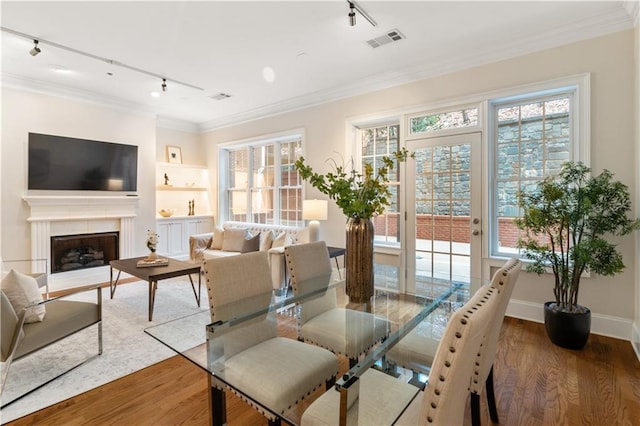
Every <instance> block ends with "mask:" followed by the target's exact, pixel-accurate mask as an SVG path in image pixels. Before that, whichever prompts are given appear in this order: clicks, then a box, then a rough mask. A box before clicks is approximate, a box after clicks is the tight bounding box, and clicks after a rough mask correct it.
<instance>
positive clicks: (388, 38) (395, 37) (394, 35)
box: [367, 30, 406, 49]
mask: <svg viewBox="0 0 640 426" xmlns="http://www.w3.org/2000/svg"><path fill="white" fill-rule="evenodd" d="M404 38H406V37H405V36H404V35H402V33H401V32H400V31H398V30H391V31H387V33H386V34H384V35H382V36H380V37H376V38H372V39H371V40H367V44H368V45H369V46H371V47H373V48H374V49H375V48H376V47H380V46H382V45H385V44H389V43H392V42H394V41H400V40H402V39H404Z"/></svg>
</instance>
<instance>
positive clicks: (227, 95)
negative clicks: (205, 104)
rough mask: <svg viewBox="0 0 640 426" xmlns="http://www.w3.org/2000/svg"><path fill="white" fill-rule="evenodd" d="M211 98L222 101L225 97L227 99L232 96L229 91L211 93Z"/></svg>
mask: <svg viewBox="0 0 640 426" xmlns="http://www.w3.org/2000/svg"><path fill="white" fill-rule="evenodd" d="M209 97H210V98H211V99H215V100H216V101H221V100H223V99H227V98H230V97H231V95H229V94H227V93H222V92H220V93H216V94H215V95H210V96H209Z"/></svg>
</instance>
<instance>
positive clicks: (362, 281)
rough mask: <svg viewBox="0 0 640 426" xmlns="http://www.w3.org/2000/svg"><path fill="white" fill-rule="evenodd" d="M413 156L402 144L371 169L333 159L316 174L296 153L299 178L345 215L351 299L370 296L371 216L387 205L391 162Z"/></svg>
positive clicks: (371, 166)
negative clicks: (327, 169)
mask: <svg viewBox="0 0 640 426" xmlns="http://www.w3.org/2000/svg"><path fill="white" fill-rule="evenodd" d="M408 156H410V157H412V158H413V157H414V154H413V153H411V154H410V153H409V151H407V149H406V148H402V149H401V150H399V151H396V152H393V153H391V154H390V155H388V156H384V157H382V166H381V167H380V168H378V169H377V170H374V167H373V165H372V164H369V163H365V164H364V170H363V171H362V172H358V171H356V170H355V169H353V168H352V169H351V170H347V169H346V168H345V167H344V165H338V164H337V163H336V162H335V161H334V160H330V161H331V163H332V169H333V170H332V171H331V172H329V173H327V174H324V175H322V174H320V173H316V172H314V171H313V169H312V168H311V167H310V166H309V165H308V164H306V163H305V159H304V157H300V159H298V161H296V163H295V167H296V170H297V171H298V172H299V173H300V177H302V179H304V180H306V181H308V182H309V183H310V184H311V185H312V186H313V187H315V188H316V189H318V190H319V191H320V192H322V193H323V194H326V195H328V196H329V198H331V199H332V200H334V201H335V202H336V204H337V206H338V207H339V208H340V209H341V210H342V212H343V213H344V215H345V216H346V218H347V228H346V243H347V244H346V259H345V262H346V281H347V282H346V290H347V294H348V295H349V300H350V301H351V302H353V303H367V302H369V300H370V299H371V296H373V238H374V228H373V223H372V222H371V218H372V217H374V216H376V215H379V214H383V213H384V210H385V208H386V207H388V206H389V205H391V201H392V200H391V192H390V191H389V188H388V186H387V183H388V182H389V173H390V172H391V170H393V168H394V163H395V162H396V161H397V162H403V161H406V159H407V157H408Z"/></svg>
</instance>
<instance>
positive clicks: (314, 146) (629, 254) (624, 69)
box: [203, 31, 638, 338]
mask: <svg viewBox="0 0 640 426" xmlns="http://www.w3.org/2000/svg"><path fill="white" fill-rule="evenodd" d="M633 49H634V32H633V31H624V32H620V33H616V34H612V35H608V36H605V37H601V38H597V39H593V40H589V41H584V42H580V43H575V44H571V45H568V46H564V47H559V48H554V49H550V50H546V51H541V52H537V53H533V54H529V55H526V56H523V57H519V58H515V59H511V60H507V61H502V62H499V63H494V64H489V65H485V66H481V67H477V68H473V69H468V70H465V71H461V72H456V73H452V74H449V75H445V76H440V77H436V78H431V79H426V80H422V81H419V82H415V83H411V84H407V85H403V86H400V87H395V88H392V89H387V90H383V91H379V92H374V93H369V94H366V95H362V96H357V97H353V98H349V99H344V100H340V101H337V102H332V103H329V104H325V105H320V106H316V107H313V108H308V109H305V110H300V111H295V112H291V113H288V114H282V115H279V116H275V117H269V118H268V119H262V120H256V121H253V122H249V123H243V124H242V125H238V126H233V127H229V128H225V129H220V130H217V131H212V132H209V133H206V134H204V135H203V141H204V142H205V144H206V150H207V158H208V163H209V164H216V163H217V147H216V144H218V143H222V142H229V141H234V140H241V139H246V138H254V137H258V136H260V135H265V134H272V133H278V132H282V131H285V130H289V129H295V128H304V130H305V134H306V147H305V157H306V158H308V159H309V162H310V164H311V166H313V167H314V168H316V169H317V170H319V171H322V170H326V166H325V164H324V160H325V159H326V158H328V157H332V156H335V153H334V152H339V153H343V154H344V153H345V147H346V145H347V142H346V136H345V135H346V133H347V132H346V121H347V120H348V119H349V118H350V117H357V116H363V115H368V114H380V113H382V112H384V111H392V110H396V111H397V110H408V109H410V108H411V107H412V106H415V105H422V104H426V105H428V104H433V103H435V102H438V101H447V100H454V99H457V98H463V97H467V96H470V95H474V94H479V93H483V92H490V91H494V90H498V89H504V88H509V87H515V86H520V85H526V84H531V83H537V82H541V81H545V80H551V79H556V78H560V77H566V76H570V75H577V74H582V73H587V72H590V73H591V84H592V85H591V101H592V102H591V165H592V167H593V169H594V171H595V172H599V171H601V170H602V169H604V168H608V169H610V170H611V171H613V172H614V173H615V175H616V177H617V178H618V179H620V180H622V181H623V182H625V183H627V184H628V185H629V186H630V188H631V190H632V192H633V193H634V194H635V193H636V192H637V191H638V189H637V188H636V186H637V185H636V179H635V170H636V168H637V167H636V166H637V164H636V161H635V157H634V156H633V155H624V154H623V155H621V153H630V152H633V151H634V147H635V144H636V141H635V140H634V137H635V136H634V132H635V122H634V118H635V116H634V107H635V104H634V93H633V91H632V90H629V89H630V87H632V86H633V84H634V78H635V77H634V55H633V52H634V50H633ZM211 175H212V180H213V184H214V187H216V186H217V181H216V177H215V173H212V174H211ZM315 194H316V193H314V192H313V191H312V190H311V188H309V187H307V197H313V196H314V195H315ZM330 204H331V203H330ZM214 211H215V210H214ZM322 227H323V231H324V234H325V236H326V239H327V241H328V242H330V243H332V244H340V243H343V241H344V218H343V217H342V215H341V214H340V212H339V210H337V208H335V206H332V209H331V210H330V212H329V220H328V221H327V222H324V223H323V224H322ZM618 242H619V247H620V249H621V250H622V252H623V255H624V259H625V261H626V264H627V269H626V271H625V272H624V273H623V274H620V275H617V276H615V277H606V278H604V277H593V278H591V279H587V280H585V281H584V283H583V288H582V291H581V299H580V301H581V302H582V303H583V304H584V305H587V306H589V307H591V309H592V310H593V312H594V314H597V315H609V316H613V317H619V318H620V319H621V321H622V322H623V323H624V324H625V326H626V329H627V330H630V325H631V321H632V320H633V318H634V316H635V313H634V310H635V305H634V277H635V275H636V272H635V271H636V263H637V260H636V259H634V239H633V238H626V239H622V240H619V241H618ZM523 275H524V276H523V277H522V279H521V281H520V282H519V283H518V286H517V287H516V289H515V291H514V295H513V297H514V299H518V300H520V301H521V302H523V305H526V304H527V303H531V304H541V303H543V302H545V301H546V300H549V299H551V298H552V293H551V277H550V276H545V277H542V278H538V277H537V276H535V275H528V274H523ZM532 306H533V305H532ZM535 306H536V307H537V305H535ZM604 332H606V331H604ZM627 338H628V337H627Z"/></svg>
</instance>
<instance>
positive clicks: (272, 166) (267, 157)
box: [219, 136, 304, 226]
mask: <svg viewBox="0 0 640 426" xmlns="http://www.w3.org/2000/svg"><path fill="white" fill-rule="evenodd" d="M301 155H302V138H301V137H300V136H297V137H294V138H291V137H287V138H283V139H280V140H269V141H262V142H260V141H257V142H252V143H250V144H238V146H229V147H225V148H223V149H221V150H220V159H219V163H220V169H221V170H222V171H223V172H222V174H221V182H220V184H221V188H220V189H221V190H220V193H221V194H224V196H223V197H221V200H220V201H221V206H220V214H221V216H222V218H221V219H222V221H224V220H235V221H240V222H251V223H266V224H280V225H288V226H304V221H303V220H302V180H301V179H300V176H299V175H298V172H297V171H296V169H295V166H294V164H295V162H296V160H297V159H298V158H300V156H301Z"/></svg>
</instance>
